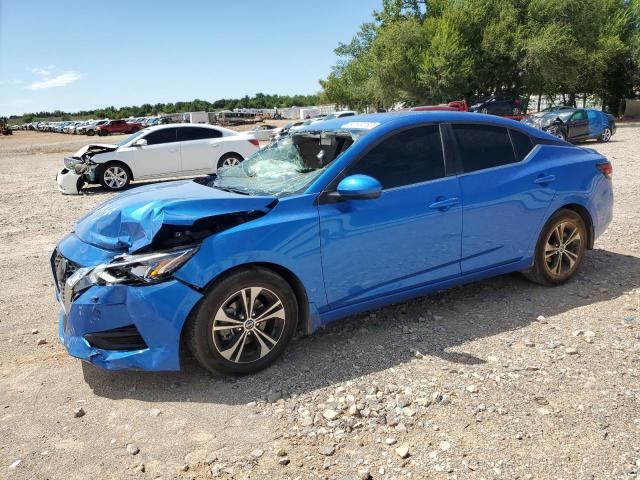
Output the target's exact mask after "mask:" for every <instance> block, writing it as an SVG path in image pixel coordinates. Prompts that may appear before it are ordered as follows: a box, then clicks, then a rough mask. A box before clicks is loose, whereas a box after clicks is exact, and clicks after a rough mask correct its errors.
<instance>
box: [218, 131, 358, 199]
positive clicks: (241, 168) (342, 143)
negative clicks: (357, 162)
mask: <svg viewBox="0 0 640 480" xmlns="http://www.w3.org/2000/svg"><path fill="white" fill-rule="evenodd" d="M360 136H361V133H358V132H356V131H346V130H345V131H322V132H320V131H314V132H301V133H297V134H294V135H292V136H289V137H285V138H282V139H280V140H278V141H275V142H273V143H271V144H269V145H268V146H266V147H265V148H263V149H261V150H258V151H257V152H255V153H254V154H253V155H251V156H250V157H249V158H247V159H246V160H245V161H244V162H242V163H240V164H238V165H235V166H233V167H229V168H224V169H221V170H219V171H218V175H217V178H215V179H214V180H213V182H212V184H211V185H210V186H213V187H216V188H219V189H222V190H231V191H235V192H240V193H245V194H248V195H261V194H262V195H264V194H269V195H286V194H289V193H294V192H297V191H299V190H301V189H302V188H304V187H305V186H307V185H308V184H309V183H311V182H312V181H313V180H314V179H315V178H316V177H318V176H319V175H320V174H321V173H322V171H323V170H324V169H325V168H326V166H327V165H329V164H330V163H331V162H333V161H334V160H335V159H336V158H338V157H339V156H340V155H341V154H342V153H343V152H345V151H346V150H347V149H348V148H349V147H350V146H351V145H352V144H353V143H354V141H356V140H357V138H359V137H360Z"/></svg>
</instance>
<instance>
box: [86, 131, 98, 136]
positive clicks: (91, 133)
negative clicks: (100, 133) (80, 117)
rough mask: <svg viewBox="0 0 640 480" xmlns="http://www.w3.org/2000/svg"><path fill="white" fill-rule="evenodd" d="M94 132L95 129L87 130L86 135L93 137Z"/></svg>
mask: <svg viewBox="0 0 640 480" xmlns="http://www.w3.org/2000/svg"><path fill="white" fill-rule="evenodd" d="M95 134H96V132H95V130H87V135H89V136H90V137H93V136H94V135H95Z"/></svg>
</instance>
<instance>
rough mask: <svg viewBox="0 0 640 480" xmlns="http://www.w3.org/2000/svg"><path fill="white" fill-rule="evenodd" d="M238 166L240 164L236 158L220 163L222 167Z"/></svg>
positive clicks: (226, 159) (229, 158)
mask: <svg viewBox="0 0 640 480" xmlns="http://www.w3.org/2000/svg"><path fill="white" fill-rule="evenodd" d="M238 164H240V160H239V159H237V158H236V157H228V158H225V159H224V160H223V161H222V166H223V167H233V166H235V165H238Z"/></svg>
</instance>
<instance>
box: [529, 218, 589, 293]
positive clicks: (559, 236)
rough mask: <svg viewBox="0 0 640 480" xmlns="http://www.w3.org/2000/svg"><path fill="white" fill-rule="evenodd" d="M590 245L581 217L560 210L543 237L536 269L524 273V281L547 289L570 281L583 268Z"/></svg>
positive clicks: (532, 268)
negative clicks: (588, 245) (525, 278)
mask: <svg viewBox="0 0 640 480" xmlns="http://www.w3.org/2000/svg"><path fill="white" fill-rule="evenodd" d="M587 241H588V238H587V228H586V226H585V224H584V220H582V217H581V216H580V215H578V214H577V213H576V212H574V211H573V210H567V209H561V210H558V211H557V212H556V213H554V214H553V216H552V217H551V218H550V219H549V221H548V222H547V223H546V224H545V226H544V228H543V229H542V232H541V233H540V237H539V238H538V243H537V245H536V252H535V256H534V263H533V266H532V267H531V268H530V269H529V270H527V271H525V272H523V273H524V275H525V277H527V278H528V279H529V280H531V281H532V282H535V283H539V284H541V285H547V286H554V285H560V284H561V283H564V282H566V281H568V280H570V279H571V278H572V277H573V276H574V275H575V274H576V272H577V271H578V269H579V268H580V265H581V264H582V260H583V259H584V255H585V251H586V250H587Z"/></svg>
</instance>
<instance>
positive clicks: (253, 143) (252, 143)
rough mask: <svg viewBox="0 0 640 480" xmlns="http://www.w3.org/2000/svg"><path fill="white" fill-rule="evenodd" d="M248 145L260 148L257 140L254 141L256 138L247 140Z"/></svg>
mask: <svg viewBox="0 0 640 480" xmlns="http://www.w3.org/2000/svg"><path fill="white" fill-rule="evenodd" d="M249 143H250V144H251V145H255V146H256V147H259V146H260V142H259V141H258V139H256V138H250V139H249Z"/></svg>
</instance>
